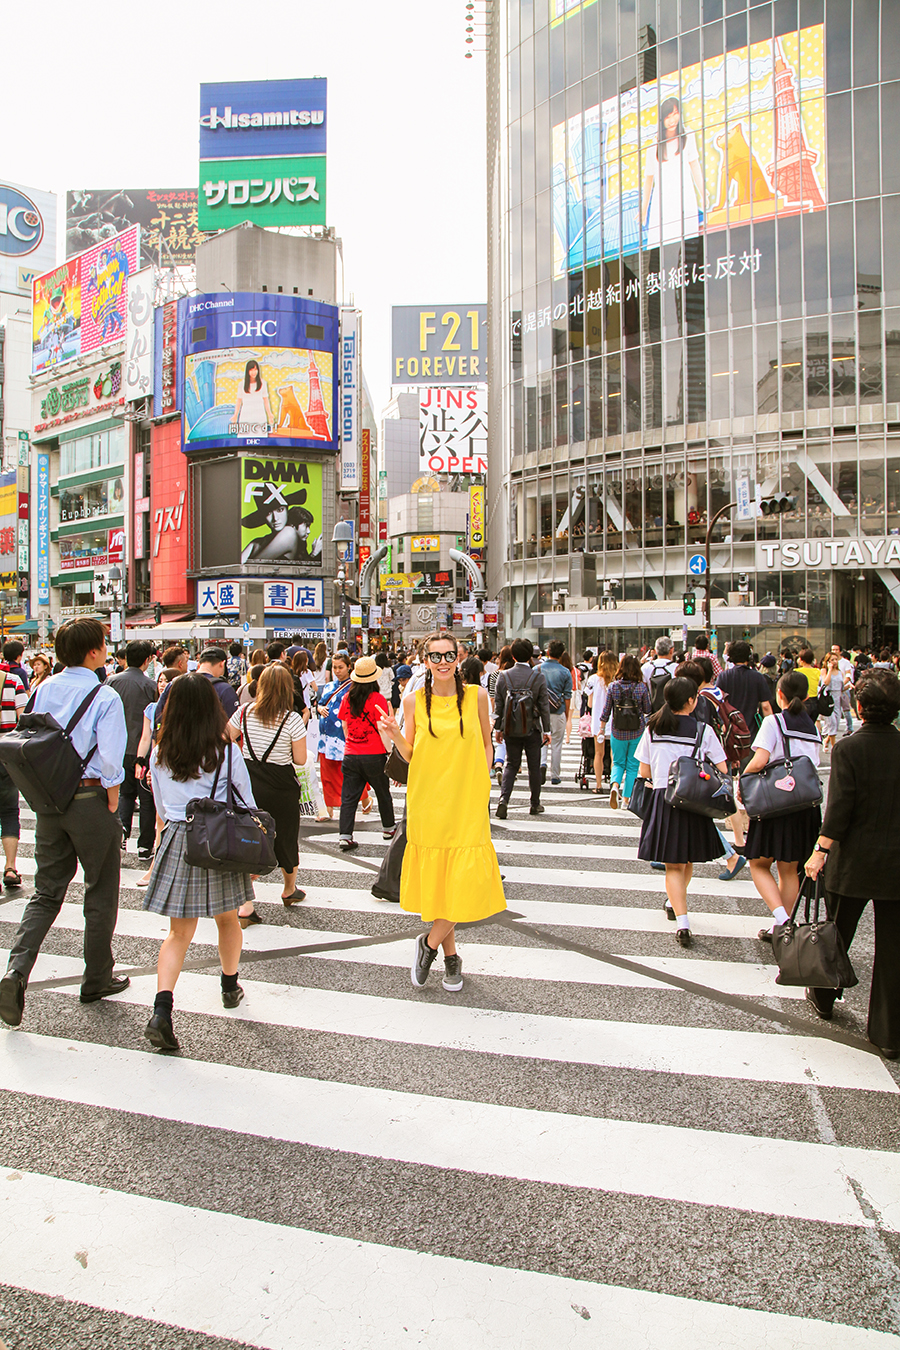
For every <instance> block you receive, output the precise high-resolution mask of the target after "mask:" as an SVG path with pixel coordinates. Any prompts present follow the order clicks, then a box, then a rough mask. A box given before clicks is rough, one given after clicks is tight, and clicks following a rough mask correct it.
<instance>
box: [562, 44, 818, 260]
mask: <svg viewBox="0 0 900 1350" xmlns="http://www.w3.org/2000/svg"><path fill="white" fill-rule="evenodd" d="M824 95H825V27H824V24H815V25H813V26H811V27H808V28H803V29H801V30H800V31H799V32H795V33H785V34H783V35H782V36H780V37H777V38H769V39H767V40H765V41H762V42H755V43H753V44H752V45H750V46H749V47H742V48H740V49H738V50H735V51H730V52H727V53H726V54H725V55H721V56H713V57H709V58H708V59H707V60H706V61H698V62H696V63H695V64H693V65H690V66H685V67H684V68H683V69H682V70H680V71H678V70H676V71H673V72H672V73H671V74H669V75H664V76H661V77H660V78H659V79H656V80H648V81H646V82H645V83H644V84H641V85H639V86H638V87H637V88H635V89H630V90H627V91H625V92H623V93H621V94H619V95H617V96H615V95H614V96H613V97H612V98H609V99H606V100H604V102H603V103H601V104H598V105H596V106H594V107H593V108H589V109H587V110H586V111H585V113H584V114H583V116H582V114H580V113H579V114H578V115H577V116H576V117H572V118H570V119H569V120H568V121H567V122H559V123H557V125H556V126H555V127H553V130H552V146H551V156H552V165H553V235H554V258H553V263H554V273H555V275H557V276H561V275H562V274H563V273H565V272H566V271H572V270H576V269H578V268H580V267H582V266H584V265H589V264H592V263H597V262H599V261H601V260H602V259H604V258H611V257H614V256H617V255H618V254H619V253H620V252H622V253H634V252H637V251H638V250H639V249H643V248H658V247H659V246H660V245H661V244H666V243H675V242H677V241H680V240H681V239H682V237H683V238H685V239H689V238H694V237H697V236H698V235H700V234H702V233H711V232H713V231H716V230H723V229H725V228H726V227H727V226H729V225H738V224H742V223H744V222H746V221H750V220H757V221H758V220H766V219H769V218H771V217H773V216H776V215H797V214H799V213H800V212H804V211H819V210H822V209H823V208H824V207H825V206H826V204H827V193H826V161H825V102H824Z"/></svg>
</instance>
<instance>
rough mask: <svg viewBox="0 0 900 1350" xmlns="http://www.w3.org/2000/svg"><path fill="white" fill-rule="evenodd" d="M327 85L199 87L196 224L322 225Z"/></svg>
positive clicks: (293, 82)
mask: <svg viewBox="0 0 900 1350" xmlns="http://www.w3.org/2000/svg"><path fill="white" fill-rule="evenodd" d="M327 88H328V82H327V80H324V79H314V80H253V81H241V82H239V83H234V82H226V83H224V84H222V83H220V84H202V85H201V86H200V196H199V223H200V226H201V227H202V228H203V229H208V230H221V229H227V228H228V227H229V226H231V225H237V224H240V223H241V221H244V220H249V221H252V222H253V223H254V224H258V225H324V224H325V150H326V140H327V126H326V102H327Z"/></svg>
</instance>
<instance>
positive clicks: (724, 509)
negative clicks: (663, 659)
mask: <svg viewBox="0 0 900 1350" xmlns="http://www.w3.org/2000/svg"><path fill="white" fill-rule="evenodd" d="M736 506H737V502H726V504H725V505H724V506H720V507H719V509H718V511H717V512H716V514H715V515H714V516H713V518H712V520H711V521H710V522H709V525H708V526H707V529H706V575H705V576H704V578H703V580H704V583H705V585H706V594H705V595H704V597H703V626H704V628H705V629H706V632H707V633H708V632H709V602H710V589H709V588H710V586H711V585H712V575H711V572H710V567H709V546H710V541H711V539H712V532H713V526H714V525H715V523H716V521H717V520H719V519H720V517H722V516H724V515H727V514H728V512H729V511H733V510H734V508H735V507H736Z"/></svg>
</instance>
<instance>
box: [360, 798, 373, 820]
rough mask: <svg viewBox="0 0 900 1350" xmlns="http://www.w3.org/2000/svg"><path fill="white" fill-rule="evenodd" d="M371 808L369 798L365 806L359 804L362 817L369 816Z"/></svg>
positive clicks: (370, 799)
mask: <svg viewBox="0 0 900 1350" xmlns="http://www.w3.org/2000/svg"><path fill="white" fill-rule="evenodd" d="M372 806H373V802H372V798H371V797H370V798H369V801H368V804H367V805H365V806H363V804H362V802H360V808H361V810H362V813H363V815H364V816H367V815H368V814H369V812H370V811H371V810H372Z"/></svg>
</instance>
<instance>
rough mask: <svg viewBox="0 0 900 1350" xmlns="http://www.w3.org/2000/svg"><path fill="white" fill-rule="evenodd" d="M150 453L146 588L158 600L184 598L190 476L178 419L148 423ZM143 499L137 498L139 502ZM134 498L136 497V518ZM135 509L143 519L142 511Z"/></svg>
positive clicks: (188, 590) (188, 589) (188, 585)
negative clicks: (148, 562)
mask: <svg viewBox="0 0 900 1350" xmlns="http://www.w3.org/2000/svg"><path fill="white" fill-rule="evenodd" d="M150 454H151V459H150V464H151V471H150V502H149V509H150V531H149V534H150V537H149V539H148V540H147V541H146V548H147V552H148V554H149V557H150V592H151V595H152V597H153V599H154V601H157V600H158V601H159V603H160V604H161V605H184V604H189V603H190V602H191V599H192V598H193V594H194V587H193V583H192V582H189V581H188V579H187V570H188V567H189V556H190V554H189V544H190V518H191V499H190V480H189V478H188V471H187V470H188V466H187V461H186V460H185V457H184V455H183V454H182V452H181V424H180V423H179V422H178V421H177V420H176V419H175V418H173V419H172V420H171V421H169V422H160V423H158V424H157V425H156V426H154V427H153V428H152V432H151V452H150ZM135 482H137V474H136V473H135ZM143 500H144V499H143V498H141V499H139V501H140V503H142V502H143ZM139 501H137V500H136V501H135V506H134V509H135V519H137V515H138V513H139ZM140 514H141V519H142V520H143V512H140ZM135 556H137V555H135Z"/></svg>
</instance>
